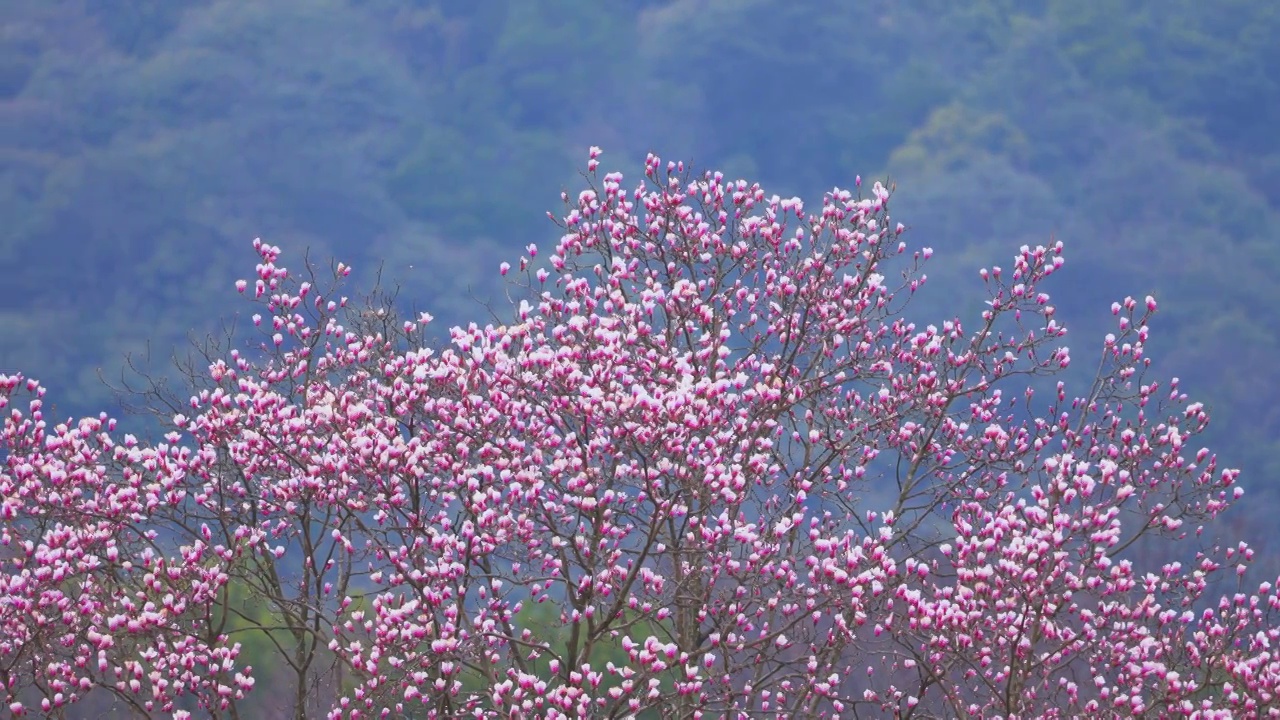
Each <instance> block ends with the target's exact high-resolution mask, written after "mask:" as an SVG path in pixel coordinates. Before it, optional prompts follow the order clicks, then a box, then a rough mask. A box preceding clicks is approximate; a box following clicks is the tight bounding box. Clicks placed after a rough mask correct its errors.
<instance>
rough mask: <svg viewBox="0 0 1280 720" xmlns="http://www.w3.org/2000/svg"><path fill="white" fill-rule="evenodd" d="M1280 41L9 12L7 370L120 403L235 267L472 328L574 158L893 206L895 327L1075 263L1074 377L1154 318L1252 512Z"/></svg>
mask: <svg viewBox="0 0 1280 720" xmlns="http://www.w3.org/2000/svg"><path fill="white" fill-rule="evenodd" d="M1277 38H1280V4H1277V3H1275V2H1274V1H1273V0H1220V1H1219V2H1216V3H1214V5H1213V8H1212V10H1209V9H1207V8H1206V6H1205V5H1204V3H1202V2H1193V1H1192V0H965V1H957V0H914V1H913V2H906V1H895V0H878V1H876V2H871V1H866V2H863V1H850V2H840V3H831V2H820V1H818V0H667V1H659V0H610V1H609V2H587V1H585V0H577V1H572V0H471V1H470V2H465V3H464V2H433V1H430V0H271V1H270V2H243V1H242V0H112V1H111V2H100V1H97V0H6V2H4V3H3V9H0V267H3V268H4V270H5V272H4V281H3V283H0V369H3V370H6V371H12V370H21V371H23V372H24V373H25V374H27V375H29V376H35V377H38V378H40V379H41V380H42V381H43V382H44V383H45V384H46V385H49V386H50V387H51V388H52V391H51V394H50V397H51V399H52V400H53V402H54V403H55V405H56V407H57V409H58V414H59V415H69V414H73V413H76V414H78V413H86V412H96V411H97V410H98V409H101V408H108V407H112V404H113V403H114V402H115V400H114V398H113V396H112V394H111V392H110V391H109V390H108V389H107V388H106V387H105V386H104V385H103V384H102V382H101V381H100V380H99V377H98V368H102V369H103V372H105V374H106V375H107V376H108V377H115V376H118V373H119V370H120V367H121V363H122V359H123V358H124V356H125V355H126V354H129V353H132V354H135V355H137V354H139V353H143V352H145V351H146V349H147V346H148V345H147V344H148V341H150V343H151V348H152V351H153V356H154V357H153V364H159V365H163V364H164V360H165V358H166V357H167V356H168V355H169V354H170V353H171V352H172V349H173V348H174V347H181V346H183V344H184V343H185V337H186V336H187V335H188V333H190V332H194V333H195V335H196V336H197V337H198V336H200V335H202V334H205V333H209V332H216V331H217V327H218V322H217V321H218V320H219V319H220V318H229V319H234V315H235V314H236V313H237V312H241V311H244V310H247V309H248V306H246V305H245V304H244V303H243V302H242V301H241V300H239V298H238V297H237V296H236V294H235V291H234V289H233V287H232V283H233V282H234V280H235V279H237V278H239V277H244V276H247V275H248V274H249V272H250V271H251V269H252V263H253V262H254V256H253V254H252V250H251V248H250V241H251V240H252V239H253V238H254V237H258V236H261V237H262V238H263V239H264V240H266V241H268V242H270V243H273V244H276V245H280V246H282V247H283V248H284V249H285V250H286V253H287V255H286V260H288V258H291V257H292V258H294V262H295V263H296V262H298V260H299V259H300V255H301V253H302V252H303V251H304V250H306V249H308V248H309V249H310V253H311V256H312V257H313V258H315V259H319V260H324V259H327V258H329V257H337V258H339V259H341V260H344V261H346V262H348V263H350V264H352V265H354V266H355V267H356V268H357V271H358V273H357V274H358V275H359V276H360V277H361V280H362V282H363V283H364V284H365V285H366V286H368V283H370V282H371V281H372V279H373V277H374V274H375V272H376V271H377V270H378V268H379V267H381V268H382V280H383V282H384V284H387V285H396V284H398V285H399V286H400V287H401V293H400V296H401V298H402V299H406V300H409V301H412V302H413V303H414V304H415V305H417V306H419V307H422V308H425V309H429V310H430V311H431V312H433V313H434V314H435V315H436V316H437V317H438V318H440V319H441V320H442V321H445V322H449V323H452V322H465V321H467V320H471V319H475V320H484V319H485V318H486V317H487V314H488V310H486V309H485V303H486V302H487V301H490V300H493V301H494V302H497V303H499V304H500V301H501V296H500V295H498V294H497V286H496V284H495V280H496V279H497V273H496V268H497V265H498V263H499V262H500V261H501V260H503V259H507V260H511V259H514V257H515V256H516V255H517V254H518V252H519V251H520V249H521V248H523V247H524V246H525V245H526V244H528V243H530V242H543V243H545V242H547V241H549V240H552V239H554V238H555V237H556V236H557V232H556V228H555V227H554V226H553V225H552V224H551V222H550V221H549V220H548V219H547V218H546V211H548V210H551V211H556V210H558V209H559V207H560V205H559V203H560V201H559V193H560V191H561V190H562V189H570V190H572V189H575V188H576V187H577V186H578V184H579V183H580V182H581V178H580V177H579V176H578V173H579V171H580V168H582V166H583V164H584V163H585V159H586V149H587V147H588V145H593V144H594V145H600V146H602V147H603V148H604V149H605V152H606V155H605V157H604V162H603V165H604V167H605V168H606V169H621V170H624V171H627V172H629V173H630V174H631V175H632V176H633V177H636V176H638V175H639V170H640V168H641V164H640V163H641V160H642V159H643V157H644V155H645V153H646V152H649V151H654V152H657V153H658V154H660V155H662V156H663V157H664V158H667V159H684V160H687V161H691V162H692V163H693V164H694V165H695V166H696V167H698V168H713V169H722V170H724V171H725V172H726V173H727V174H730V175H734V176H742V177H746V178H748V179H752V180H760V181H762V182H763V183H765V184H766V187H767V188H768V189H770V191H771V192H777V193H779V194H782V195H784V196H785V195H789V194H797V195H800V196H802V197H806V198H809V199H810V202H811V203H814V202H817V201H818V198H820V197H821V193H822V192H823V191H826V190H829V189H830V188H831V187H832V186H836V185H840V186H846V187H847V186H851V185H852V184H853V181H854V178H855V176H856V175H861V176H863V177H866V178H877V179H883V178H888V179H890V180H892V181H893V182H895V183H897V188H898V192H897V195H896V197H895V200H894V210H895V215H896V217H897V218H898V219H899V220H901V221H903V222H905V223H907V224H908V225H909V226H910V228H911V236H910V240H911V242H912V243H914V244H917V245H929V246H932V247H933V248H935V251H936V254H935V259H934V261H933V264H932V266H931V267H930V270H929V274H930V283H931V286H932V287H931V288H930V290H929V292H928V293H926V297H925V298H924V301H925V302H924V305H923V306H922V308H918V309H917V311H916V314H915V315H914V316H913V317H915V318H920V319H927V318H928V315H927V312H935V313H936V316H937V317H939V318H941V317H943V313H947V314H948V315H949V314H951V313H954V312H960V313H961V314H962V316H963V315H968V316H972V315H973V314H976V313H977V312H978V310H979V308H980V299H981V294H980V293H981V287H980V283H979V281H978V280H977V277H976V269H977V268H978V267H980V266H983V265H987V264H990V263H993V262H995V263H1000V262H1004V263H1006V264H1007V263H1008V261H1009V259H1010V258H1011V256H1012V254H1013V253H1014V252H1015V250H1016V249H1017V247H1018V246H1019V245H1020V244H1023V243H1031V244H1036V243H1045V242H1047V241H1048V240H1049V239H1050V237H1051V236H1052V237H1054V238H1056V239H1061V240H1063V241H1064V242H1065V243H1066V245H1067V248H1068V251H1067V252H1068V266H1067V270H1066V271H1064V273H1063V274H1062V279H1061V280H1060V281H1059V282H1058V283H1057V284H1056V285H1054V286H1053V287H1054V290H1055V291H1056V296H1055V298H1056V300H1057V301H1058V303H1059V306H1060V309H1061V315H1062V316H1063V317H1064V320H1065V322H1066V323H1067V325H1068V327H1070V328H1071V329H1072V337H1073V338H1074V340H1073V348H1076V350H1075V352H1073V356H1074V357H1075V358H1076V361H1077V362H1078V363H1079V364H1080V365H1081V371H1080V372H1082V373H1089V372H1091V370H1092V361H1091V359H1092V358H1094V357H1096V351H1097V349H1098V348H1099V347H1100V342H1099V340H1100V338H1101V335H1102V333H1104V332H1105V331H1106V330H1105V328H1107V327H1108V326H1109V322H1110V319H1111V318H1110V313H1109V310H1108V308H1109V306H1110V303H1111V301H1112V300H1116V299H1120V298H1123V296H1125V295H1134V296H1137V297H1142V296H1143V295H1145V294H1147V293H1151V294H1154V295H1156V296H1157V297H1158V298H1159V299H1160V300H1161V306H1162V313H1161V314H1160V315H1159V316H1158V318H1159V322H1158V324H1157V325H1156V326H1155V327H1154V328H1153V340H1154V342H1153V354H1155V356H1156V358H1157V362H1158V363H1159V365H1158V367H1157V369H1158V371H1159V373H1160V374H1161V375H1162V376H1166V377H1167V376H1169V375H1177V376H1180V377H1181V378H1182V380H1183V385H1184V386H1185V388H1186V389H1187V390H1188V391H1189V392H1192V393H1193V394H1195V395H1196V396H1198V397H1200V398H1201V399H1203V400H1205V401H1206V402H1207V404H1208V405H1209V406H1210V407H1211V408H1212V410H1213V411H1214V422H1215V426H1214V427H1215V430H1214V433H1213V437H1214V439H1215V441H1216V445H1215V449H1217V450H1219V451H1220V452H1221V454H1222V455H1224V456H1225V458H1226V460H1227V464H1229V465H1236V466H1241V467H1243V468H1245V470H1246V476H1245V477H1246V480H1245V481H1244V484H1245V486H1246V487H1247V488H1249V489H1250V491H1251V492H1253V493H1254V496H1255V497H1257V498H1260V500H1259V503H1262V504H1255V508H1264V507H1270V508H1274V507H1275V503H1277V502H1280V439H1278V437H1280V386H1278V385H1277V383H1276V382H1275V381H1274V377H1275V371H1274V364H1275V358H1276V357H1277V350H1280V340H1278V339H1277V332H1276V331H1277V329H1278V328H1280V302H1278V301H1280V284H1278V283H1277V281H1276V278H1277V276H1278V273H1280V223H1278V220H1280V130H1278V129H1280V87H1278V86H1277V83H1280V42H1277ZM954 298H962V299H965V300H962V302H961V303H960V304H959V305H958V306H957V305H956V304H955V301H954V300H953V299H954ZM968 299H971V300H968ZM157 361H158V363H157ZM1264 500H1265V503H1263V501H1264Z"/></svg>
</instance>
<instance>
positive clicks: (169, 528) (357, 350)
mask: <svg viewBox="0 0 1280 720" xmlns="http://www.w3.org/2000/svg"><path fill="white" fill-rule="evenodd" d="M598 155H599V151H598V150H597V149H595V148H593V149H592V152H591V157H590V159H589V165H588V168H589V172H588V175H587V181H588V185H589V187H588V189H586V190H583V191H582V192H581V193H579V194H577V195H576V196H570V195H567V194H566V195H565V196H564V200H565V203H566V212H565V215H564V216H563V217H562V218H561V219H560V221H559V222H560V224H561V226H562V227H563V230H564V233H563V236H562V238H561V240H560V241H559V243H558V244H557V245H556V246H555V247H554V248H553V249H552V250H551V252H550V253H547V254H545V255H540V254H539V249H538V248H537V247H535V246H532V245H530V246H529V247H528V249H527V256H525V257H523V258H522V259H521V260H520V261H519V263H518V267H516V268H511V267H510V266H508V265H506V264H503V266H502V267H501V272H502V273H503V274H504V275H507V276H508V278H507V279H508V280H509V281H510V282H509V286H508V287H509V293H510V297H511V298H512V304H511V308H510V315H509V316H507V317H502V318H499V319H495V320H494V322H493V323H492V324H486V325H484V326H481V325H478V324H471V325H469V326H467V327H455V328H452V329H451V330H449V332H448V339H447V341H444V342H439V343H434V344H433V343H432V342H431V341H430V338H431V336H432V334H433V328H434V326H432V325H431V324H430V323H431V317H430V316H429V315H428V314H425V313H423V314H420V315H418V316H417V317H415V318H413V319H409V320H405V319H401V318H400V317H399V316H397V315H396V313H395V312H394V309H393V308H391V307H390V306H385V305H378V304H377V303H372V304H370V305H368V306H364V307H360V308H355V307H354V306H355V304H356V303H350V302H348V300H347V299H346V298H345V297H342V296H341V294H340V291H341V287H342V279H343V278H344V277H345V276H346V274H347V273H348V272H349V270H348V268H346V267H345V266H343V265H341V264H339V265H336V266H335V267H334V268H333V270H334V272H333V273H332V278H330V279H329V280H325V281H323V282H322V281H320V280H317V273H316V271H315V270H314V269H312V268H304V270H303V271H302V272H298V273H294V272H290V271H289V270H286V269H285V267H284V266H282V265H281V264H279V263H280V251H279V249H277V248H275V247H272V246H271V245H268V244H266V243H262V242H256V243H255V248H256V250H257V252H258V254H259V255H260V264H259V265H258V267H257V276H256V278H254V279H252V280H249V281H245V282H241V283H239V286H238V287H239V289H240V291H241V292H243V293H245V294H246V295H248V296H250V297H252V298H254V301H255V302H256V303H257V305H258V306H259V307H260V309H259V313H260V314H258V315H254V317H253V322H254V323H255V324H256V325H257V326H258V327H259V329H260V330H261V331H262V338H263V341H262V342H261V343H260V345H254V346H252V347H248V346H244V347H241V348H236V347H231V346H226V347H224V348H221V349H215V351H213V352H209V353H208V363H207V367H204V366H203V365H202V367H201V370H202V372H201V374H200V377H198V378H196V379H197V383H196V388H195V390H194V391H193V392H194V394H193V395H192V397H190V400H189V403H187V404H185V405H184V406H181V407H174V408H172V410H171V411H166V415H167V420H168V421H169V423H170V425H171V427H170V428H169V431H168V434H166V435H164V436H163V438H161V439H160V441H158V442H142V441H139V440H137V439H135V438H134V437H132V436H130V435H121V434H119V433H118V432H117V431H116V429H115V423H114V421H112V420H110V419H108V418H107V417H106V416H105V415H104V416H101V417H98V418H85V419H82V420H79V421H78V422H63V423H59V422H56V421H54V420H52V419H49V420H47V419H46V411H45V409H44V407H43V405H42V401H41V396H42V394H43V392H44V391H43V389H42V388H41V387H40V386H39V385H38V384H37V383H35V382H34V381H31V380H27V379H24V378H23V377H20V376H16V375H12V376H5V377H0V390H2V393H0V406H2V407H5V408H7V413H8V415H7V417H6V418H5V422H4V427H3V435H2V436H0V443H2V445H0V448H2V449H0V453H2V455H0V457H2V458H3V466H2V467H0V498H2V501H3V505H2V506H0V511H2V513H3V518H4V523H3V526H0V528H2V529H0V552H2V553H3V554H0V563H3V568H4V570H3V573H0V624H2V626H3V627H2V629H0V684H2V685H3V693H2V694H3V695H4V698H5V700H4V701H5V705H6V706H7V709H8V712H10V713H12V714H14V715H56V714H58V713H60V712H62V711H63V710H64V709H66V708H67V707H68V706H71V705H72V704H74V703H77V702H89V701H90V700H92V699H93V698H95V697H97V698H102V697H108V698H109V702H111V703H114V705H113V707H116V708H119V709H121V712H127V711H130V710H131V711H134V712H136V713H137V714H140V715H150V716H156V717H160V716H166V717H167V716H179V717H186V716H190V715H192V714H194V715H200V716H204V715H213V716H216V717H235V716H237V713H238V710H237V709H238V707H239V705H240V704H241V703H242V701H243V698H244V697H245V695H246V693H249V692H251V691H252V692H255V693H257V692H262V683H258V687H257V688H255V677H261V675H260V674H259V673H260V671H261V668H254V667H251V666H249V664H247V663H245V662H243V661H242V656H243V655H244V651H243V648H244V644H245V643H248V642H249V641H250V640H251V639H252V638H254V637H258V638H259V639H261V638H263V637H266V638H269V639H270V641H271V643H272V645H273V646H274V648H275V651H276V653H277V656H278V658H280V663H279V664H280V665H281V667H284V668H286V669H287V670H288V671H289V672H291V673H293V674H294V679H293V681H292V682H293V684H292V687H293V690H294V692H295V696H296V699H295V704H294V706H293V707H294V709H295V712H296V716H298V717H305V716H309V715H314V716H321V717H323V716H326V715H328V716H330V717H353V718H354V717H432V718H452V717H464V716H466V717H493V718H498V717H503V718H506V717H512V718H518V717H528V718H533V717H617V718H621V717H630V716H634V715H640V716H642V717H644V716H653V717H679V718H686V717H695V718H696V717H713V716H714V717H743V718H746V717H766V716H767V717H790V718H816V717H830V718H834V717H868V716H886V717H888V716H922V717H940V716H945V717H987V716H1022V717H1043V716H1074V715H1082V714H1084V715H1094V716H1102V715H1144V716H1153V717H1155V716H1187V717H1191V716H1194V717H1215V716H1216V717H1229V716H1233V715H1253V714H1260V713H1267V712H1270V713H1273V714H1275V713H1276V712H1277V708H1280V699H1278V696H1277V694H1278V693H1280V660H1278V659H1277V657H1276V656H1275V655H1274V652H1275V651H1274V650H1273V648H1272V646H1273V644H1275V643H1276V642H1277V641H1280V637H1277V636H1278V634H1280V631H1278V630H1277V627H1276V623H1275V612H1276V608H1277V603H1278V602H1280V601H1278V600H1277V599H1276V594H1275V590H1274V588H1273V586H1272V585H1271V584H1270V583H1263V584H1261V585H1257V584H1254V585H1249V586H1246V585H1245V578H1244V575H1245V569H1246V567H1247V564H1248V561H1249V559H1250V558H1251V556H1252V551H1251V550H1250V549H1249V548H1248V547H1247V546H1246V545H1244V544H1238V545H1236V544H1232V545H1230V546H1229V547H1215V546H1211V544H1210V543H1208V540H1207V538H1205V537H1202V533H1201V532H1200V530H1199V528H1200V526H1201V525H1202V523H1204V522H1206V521H1207V520H1209V519H1211V518H1213V517H1214V516H1216V515H1217V514H1218V513H1219V512H1220V511H1222V510H1223V509H1224V508H1226V507H1227V506H1229V505H1230V504H1231V502H1232V501H1233V500H1235V499H1237V498H1238V497H1239V496H1240V492H1241V491H1240V489H1239V487H1237V486H1236V484H1235V481H1236V473H1235V471H1233V470H1230V469H1225V468H1223V467H1220V466H1219V465H1218V462H1217V460H1216V458H1215V457H1214V456H1213V455H1212V454H1210V452H1209V451H1208V450H1205V449H1201V448H1200V447H1199V446H1198V445H1197V444H1196V439H1197V435H1198V434H1199V433H1200V432H1201V431H1202V430H1203V429H1204V428H1205V426H1206V423H1207V422H1208V415H1207V413H1206V411H1205V409H1204V406H1203V405H1201V404H1200V403H1196V402H1191V401H1189V400H1188V398H1187V396H1186V395H1184V394H1183V393H1182V392H1181V391H1180V390H1179V388H1178V383H1177V381H1176V380H1172V381H1169V382H1160V381H1157V380H1155V379H1152V378H1150V377H1148V372H1147V370H1148V365H1149V362H1150V361H1149V359H1148V358H1147V357H1146V355H1145V351H1144V346H1145V343H1146V341H1147V338H1148V325H1147V323H1148V319H1149V317H1150V316H1151V315H1152V313H1153V312H1155V310H1156V304H1155V301H1154V300H1153V299H1150V298H1148V299H1146V300H1145V302H1142V301H1135V300H1133V299H1126V300H1125V301H1123V302H1120V303H1117V304H1115V305H1114V306H1112V311H1113V314H1114V315H1115V316H1116V328H1115V332H1114V333H1113V334H1110V335H1107V337H1106V338H1105V340H1104V341H1103V343H1102V345H1101V348H1100V355H1097V356H1095V355H1093V354H1092V353H1090V355H1091V358H1090V359H1091V361H1092V360H1093V358H1094V357H1097V358H1100V363H1099V365H1098V368H1099V369H1098V372H1097V374H1096V377H1095V378H1094V380H1093V381H1092V383H1091V384H1086V385H1085V386H1083V387H1080V388H1078V389H1069V388H1068V387H1067V386H1066V384H1065V382H1058V381H1057V380H1056V379H1055V378H1054V377H1052V376H1054V375H1059V374H1062V371H1063V370H1064V369H1065V368H1067V367H1068V364H1069V363H1070V361H1071V354H1070V353H1069V351H1068V348H1067V346H1066V344H1065V341H1064V337H1065V332H1066V331H1065V329H1064V328H1063V327H1062V326H1061V325H1060V324H1059V323H1058V321H1057V320H1056V319H1055V312H1054V307H1053V305H1052V304H1050V299H1049V295H1048V294H1047V293H1046V291H1045V290H1044V288H1043V287H1042V286H1043V285H1044V283H1045V281H1046V279H1048V277H1049V276H1050V275H1052V274H1053V273H1054V272H1055V271H1056V270H1058V269H1059V268H1060V267H1061V266H1062V264H1063V255H1062V249H1063V248H1062V245H1061V243H1058V244H1055V245H1053V246H1051V247H1035V248H1032V247H1023V248H1022V249H1021V250H1020V251H1018V253H1017V254H1016V255H1015V256H1014V258H1013V261H1012V264H1011V265H1010V266H1009V267H1007V268H999V267H992V268H990V269H984V270H982V271H981V272H980V278H981V282H982V284H983V286H984V287H985V289H986V294H987V303H986V305H985V306H984V308H985V309H983V310H982V311H981V313H980V314H979V315H977V316H976V317H972V318H960V317H952V318H947V319H940V320H938V321H937V322H934V323H923V324H917V323H916V322H912V321H911V320H909V319H907V317H906V316H904V315H903V312H904V309H905V308H906V304H907V302H906V301H907V300H908V299H909V298H910V297H911V296H912V294H913V293H915V291H916V290H917V289H918V288H919V287H920V286H921V284H922V283H924V282H925V280H926V276H925V275H924V274H923V272H922V268H923V266H924V264H925V261H926V260H927V259H928V258H929V256H930V254H931V251H930V250H929V249H928V248H921V249H917V250H913V249H910V248H909V247H908V245H907V244H905V243H904V242H902V240H901V236H902V234H903V226H902V225H901V224H895V223H894V222H892V221H891V220H890V218H889V216H888V212H887V203H888V200H889V191H888V190H887V189H886V188H885V187H883V186H882V185H880V184H879V183H877V184H875V185H874V187H872V188H871V189H870V192H869V194H868V195H867V196H865V197H864V196H863V195H862V194H861V183H860V182H858V183H856V184H857V186H858V188H859V189H858V190H857V191H855V192H850V191H846V190H839V189H837V190H833V191H831V192H830V193H829V194H827V195H826V196H825V198H824V199H823V202H822V204H821V206H820V207H818V208H816V209H812V210H810V209H807V206H806V204H805V203H803V202H801V201H800V200H798V199H783V198H779V197H777V196H770V195H769V194H767V193H766V192H765V191H764V190H763V189H762V188H761V187H759V186H758V185H752V184H748V183H747V182H743V181H728V180H726V179H725V178H723V177H722V176H721V175H720V174H719V173H706V174H702V175H695V174H691V173H687V172H686V171H685V169H684V167H683V166H682V165H680V164H676V163H663V162H661V161H660V160H659V159H658V158H656V157H653V156H651V157H650V158H649V159H648V161H647V163H646V166H645V178H644V180H643V181H642V182H641V183H640V184H639V185H638V187H636V188H635V189H632V190H629V189H627V187H626V186H624V183H623V178H622V176H621V175H619V174H616V173H610V174H606V175H603V176H600V175H599V174H598V172H597V167H598V163H599V160H598ZM321 284H326V287H325V288H323V289H322V288H321V287H320V285H321ZM975 284H976V281H975ZM1076 352H1077V354H1079V353H1080V352H1081V350H1080V349H1079V348H1077V351H1076ZM156 397H159V396H156ZM156 407H158V408H162V407H163V404H162V403H161V402H160V401H159V400H157V405H156ZM1153 543H1155V544H1156V545H1158V546H1159V547H1160V548H1162V552H1161V555H1162V556H1166V557H1167V558H1168V559H1167V560H1156V561H1152V562H1149V563H1148V565H1149V566H1144V565H1143V564H1142V560H1143V559H1144V558H1150V557H1152V556H1153V555H1152V554H1151V553H1149V552H1147V553H1144V552H1140V550H1141V549H1142V548H1144V547H1153V546H1156V545H1153ZM1180 548H1181V549H1180ZM1237 574H1238V575H1239V576H1240V577H1239V578H1237V577H1236V575H1237ZM1220 579H1221V581H1219V580H1220ZM1223 588H1226V590H1225V592H1226V594H1222V593H1223V592H1224V590H1223ZM1219 596H1220V597H1219ZM246 597H253V598H258V599H260V600H262V601H263V602H262V606H263V609H261V610H260V611H257V612H249V611H247V610H245V609H244V608H245V607H246V602H245V598H246ZM255 634H256V635H255ZM98 702H103V700H101V699H99V700H98Z"/></svg>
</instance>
